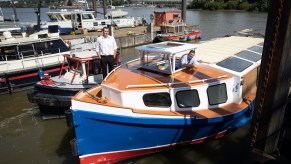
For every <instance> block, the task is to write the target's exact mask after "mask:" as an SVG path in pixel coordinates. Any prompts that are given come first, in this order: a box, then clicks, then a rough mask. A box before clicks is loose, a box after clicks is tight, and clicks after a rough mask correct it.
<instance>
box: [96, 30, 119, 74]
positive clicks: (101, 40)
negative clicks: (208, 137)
mask: <svg viewBox="0 0 291 164" xmlns="http://www.w3.org/2000/svg"><path fill="white" fill-rule="evenodd" d="M102 32H103V35H102V36H99V37H98V38H97V41H96V52H97V55H98V57H99V58H100V59H101V60H100V63H101V68H102V74H103V79H105V78H106V76H107V65H108V68H109V72H111V71H112V70H113V68H114V59H115V56H116V50H117V45H116V42H115V39H114V37H112V36H110V35H109V28H108V27H104V28H103V29H102Z"/></svg>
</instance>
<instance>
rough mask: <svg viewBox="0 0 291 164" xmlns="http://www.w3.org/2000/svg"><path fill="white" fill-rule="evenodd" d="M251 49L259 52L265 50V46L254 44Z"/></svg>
mask: <svg viewBox="0 0 291 164" xmlns="http://www.w3.org/2000/svg"><path fill="white" fill-rule="evenodd" d="M249 50H252V51H255V52H258V53H262V52H263V47H261V46H253V47H251V48H249Z"/></svg>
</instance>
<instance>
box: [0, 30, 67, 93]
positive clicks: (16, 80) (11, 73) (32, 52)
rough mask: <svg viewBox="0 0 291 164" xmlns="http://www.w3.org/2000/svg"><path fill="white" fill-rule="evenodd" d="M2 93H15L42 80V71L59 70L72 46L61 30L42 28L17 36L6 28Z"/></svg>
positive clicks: (0, 64) (0, 57) (0, 45)
mask: <svg viewBox="0 0 291 164" xmlns="http://www.w3.org/2000/svg"><path fill="white" fill-rule="evenodd" d="M0 50H1V51H0V93H12V92H14V91H18V90H20V89H23V88H26V87H31V86H32V85H34V84H35V83H36V82H37V81H39V74H38V72H39V71H40V72H43V71H44V72H45V73H47V74H50V75H51V76H55V75H58V74H59V71H60V68H61V64H62V60H63V54H67V53H69V51H70V50H69V47H67V46H66V44H65V42H64V41H63V40H62V39H61V38H59V34H58V33H48V32H47V31H42V32H38V33H34V34H31V35H30V36H28V37H27V36H26V34H25V33H23V36H18V37H14V36H12V35H11V32H9V31H5V32H3V37H2V38H1V42H0Z"/></svg>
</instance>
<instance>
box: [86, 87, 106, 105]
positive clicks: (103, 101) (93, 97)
mask: <svg viewBox="0 0 291 164" xmlns="http://www.w3.org/2000/svg"><path fill="white" fill-rule="evenodd" d="M83 92H85V93H87V94H88V95H89V97H90V98H92V99H93V100H95V101H97V103H99V104H106V103H108V98H107V97H97V96H95V95H92V94H91V93H89V92H88V91H87V90H86V89H84V90H83Z"/></svg>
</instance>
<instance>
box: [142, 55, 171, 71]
mask: <svg viewBox="0 0 291 164" xmlns="http://www.w3.org/2000/svg"><path fill="white" fill-rule="evenodd" d="M140 61H141V66H142V68H145V69H149V70H152V71H157V72H162V73H166V74H171V56H170V54H163V53H153V52H143V53H142V54H141V57H140Z"/></svg>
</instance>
